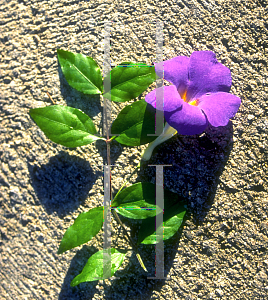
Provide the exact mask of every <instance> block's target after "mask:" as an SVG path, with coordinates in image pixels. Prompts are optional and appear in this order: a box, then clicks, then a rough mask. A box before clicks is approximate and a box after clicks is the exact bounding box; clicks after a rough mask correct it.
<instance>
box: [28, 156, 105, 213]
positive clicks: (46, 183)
mask: <svg viewBox="0 0 268 300" xmlns="http://www.w3.org/2000/svg"><path fill="white" fill-rule="evenodd" d="M29 173H30V175H31V179H32V186H33V187H34V189H35V191H36V194H37V197H38V199H39V200H40V202H41V203H42V205H43V206H44V207H45V209H46V211H47V213H49V214H51V213H53V212H54V211H55V212H56V213H57V214H58V215H59V216H60V217H63V216H66V215H68V214H70V213H71V212H73V211H75V210H76V209H77V207H78V206H79V205H81V204H82V203H83V202H84V201H85V199H86V198H87V196H88V192H89V191H90V190H91V188H92V186H93V184H94V182H95V181H96V179H97V177H98V176H101V175H102V172H100V171H98V172H96V173H95V174H94V172H93V170H92V168H91V166H90V164H89V163H88V162H86V161H85V160H83V159H81V158H79V157H76V156H71V155H69V154H67V153H65V152H63V151H62V152H60V153H59V154H58V155H56V156H54V157H51V158H50V161H49V162H48V163H47V164H45V165H42V166H41V167H38V166H32V165H29Z"/></svg>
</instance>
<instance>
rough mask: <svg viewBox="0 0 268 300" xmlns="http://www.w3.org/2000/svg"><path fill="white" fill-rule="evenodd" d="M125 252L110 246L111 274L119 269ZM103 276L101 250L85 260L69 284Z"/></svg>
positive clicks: (74, 284) (93, 279)
mask: <svg viewBox="0 0 268 300" xmlns="http://www.w3.org/2000/svg"><path fill="white" fill-rule="evenodd" d="M125 255H126V253H123V252H119V251H118V250H116V249H114V248H111V276H110V277H112V276H113V275H114V273H115V272H116V271H117V270H118V269H119V267H120V266H121V264H122V263H123V260H124V258H125ZM98 278H103V250H100V251H98V252H96V253H95V254H93V255H92V256H91V257H90V258H89V260H88V261H87V263H86V265H85V267H84V269H83V270H82V272H81V273H80V274H79V275H77V276H76V277H75V278H74V279H73V280H72V282H71V286H76V285H78V284H79V283H81V282H87V281H95V280H99V279H98Z"/></svg>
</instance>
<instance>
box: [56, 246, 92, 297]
mask: <svg viewBox="0 0 268 300" xmlns="http://www.w3.org/2000/svg"><path fill="white" fill-rule="evenodd" d="M97 251H98V249H96V248H95V247H93V246H87V245H84V246H83V247H82V249H80V250H78V251H77V252H76V254H75V256H74V257H73V259H72V262H71V264H70V266H69V269H68V272H67V274H66V276H65V278H64V282H63V284H62V286H61V291H60V294H59V298H58V299H59V300H65V299H68V300H80V299H93V296H94V294H95V292H96V291H97V288H96V285H97V284H98V281H93V282H90V283H88V282H86V283H81V284H79V285H78V286H75V287H71V286H70V284H71V281H72V280H73V279H74V278H75V277H76V276H77V275H78V274H80V273H81V272H82V270H83V268H84V266H85V265H86V263H87V261H88V259H89V257H90V256H91V255H93V254H94V253H95V252H97ZM62 255H64V253H63V254H62Z"/></svg>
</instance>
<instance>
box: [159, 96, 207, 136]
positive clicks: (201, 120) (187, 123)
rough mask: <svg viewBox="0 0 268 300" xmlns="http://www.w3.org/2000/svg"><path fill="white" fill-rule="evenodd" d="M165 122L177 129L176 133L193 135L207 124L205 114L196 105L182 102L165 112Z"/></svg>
mask: <svg viewBox="0 0 268 300" xmlns="http://www.w3.org/2000/svg"><path fill="white" fill-rule="evenodd" d="M165 119H166V121H167V123H168V124H169V125H170V126H171V127H173V128H175V129H176V130H177V131H178V134H182V135H193V134H200V133H202V132H203V131H204V130H205V129H206V127H207V126H208V121H207V118H206V116H205V115H204V114H203V112H202V110H201V109H199V108H198V107H197V106H193V105H190V104H188V103H186V102H183V105H182V106H181V107H180V108H179V109H177V110H176V111H172V112H165Z"/></svg>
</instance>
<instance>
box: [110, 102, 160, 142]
mask: <svg viewBox="0 0 268 300" xmlns="http://www.w3.org/2000/svg"><path fill="white" fill-rule="evenodd" d="M111 133H112V134H120V135H119V136H117V137H116V138H115V140H116V141H117V142H119V143H120V144H123V145H126V146H139V145H144V144H147V143H151V142H152V141H153V140H155V139H156V138H157V136H147V134H155V109H154V108H153V107H152V106H151V105H149V104H148V103H146V102H145V100H144V99H141V100H139V101H137V102H134V103H132V104H130V105H128V106H126V107H124V108H123V109H122V110H121V112H120V113H119V114H118V116H117V118H116V119H115V120H114V122H113V124H112V128H111Z"/></svg>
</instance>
